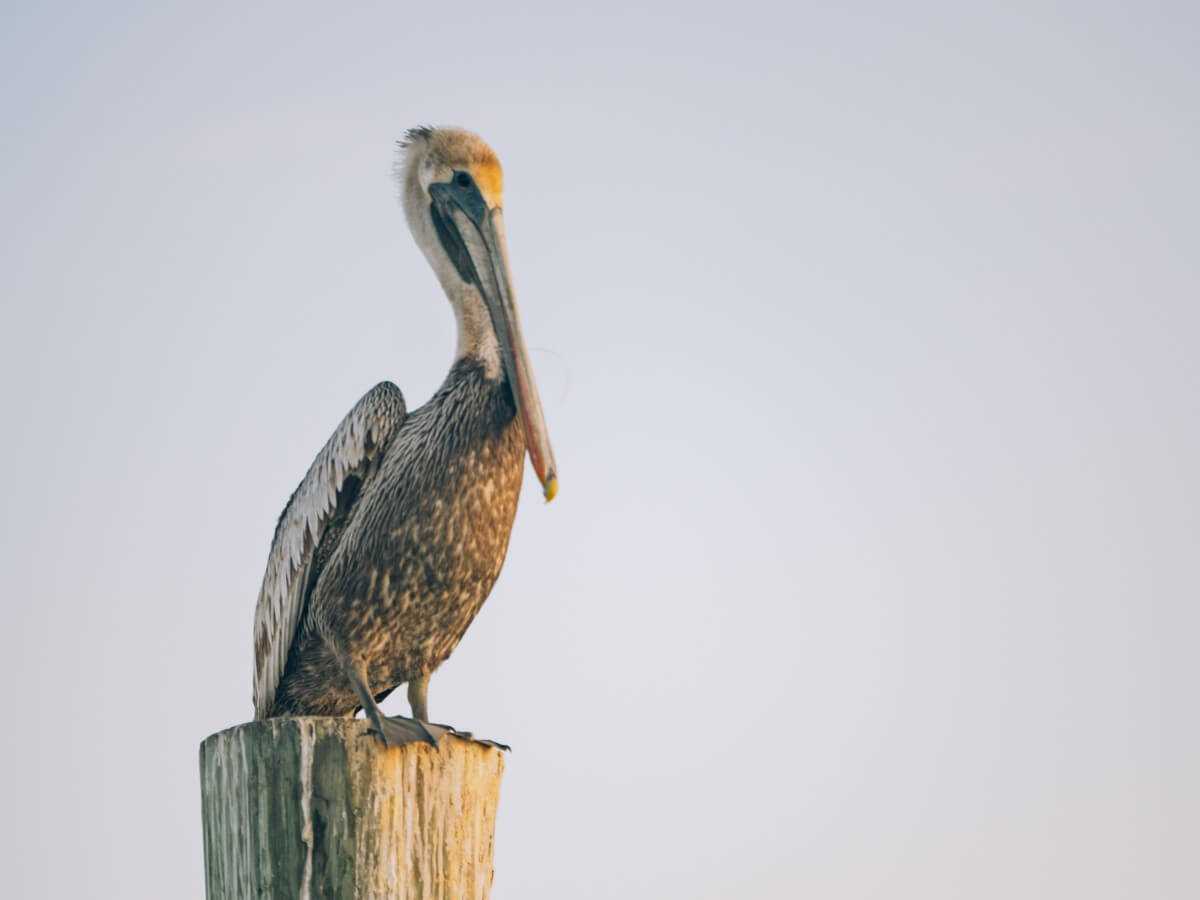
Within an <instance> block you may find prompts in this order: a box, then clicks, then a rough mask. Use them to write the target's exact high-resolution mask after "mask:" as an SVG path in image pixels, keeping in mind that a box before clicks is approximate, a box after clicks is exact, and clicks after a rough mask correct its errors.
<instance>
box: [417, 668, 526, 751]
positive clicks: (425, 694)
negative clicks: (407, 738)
mask: <svg viewBox="0 0 1200 900" xmlns="http://www.w3.org/2000/svg"><path fill="white" fill-rule="evenodd" d="M408 705H409V706H410V707H412V714H413V718H414V719H416V720H417V721H418V722H420V723H421V724H422V725H424V726H425V727H426V728H428V729H429V730H430V731H433V732H434V733H435V734H437V735H438V737H439V738H440V737H441V736H442V735H443V734H445V733H446V732H449V733H451V734H453V735H455V736H456V737H460V738H465V739H467V740H469V741H474V742H475V743H476V744H483V745H484V746H487V747H499V748H500V749H501V750H511V749H512V748H511V747H509V746H508V744H501V743H500V742H499V741H489V740H483V739H480V738H477V737H472V736H471V732H469V731H459V730H458V729H457V728H452V727H451V726H449V725H435V724H434V723H432V722H430V721H429V675H427V674H426V675H422V676H421V677H420V678H414V679H413V680H412V681H410V682H409V683H408Z"/></svg>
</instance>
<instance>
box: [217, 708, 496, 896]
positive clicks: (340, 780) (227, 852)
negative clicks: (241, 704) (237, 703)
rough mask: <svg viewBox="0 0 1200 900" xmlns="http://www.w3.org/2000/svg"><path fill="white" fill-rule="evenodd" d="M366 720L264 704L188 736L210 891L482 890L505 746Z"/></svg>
mask: <svg viewBox="0 0 1200 900" xmlns="http://www.w3.org/2000/svg"><path fill="white" fill-rule="evenodd" d="M366 729H367V723H366V722H365V721H364V720H361V719H344V718H340V719H339V718H276V719H267V720H264V721H257V722H251V723H248V724H245V725H238V726H236V727H234V728H229V729H227V730H225V731H222V732H219V733H217V734H214V735H212V736H211V737H209V738H207V739H206V740H205V741H204V743H203V744H201V745H200V783H201V793H202V806H203V819H204V861H205V877H206V881H207V885H208V898H209V900H242V898H247V900H250V898H254V900H260V898H280V900H297V898H298V900H343V898H364V900H365V898H372V900H376V898H397V900H458V898H468V900H477V898H479V900H482V898H486V897H487V896H488V895H489V893H490V891H491V885H492V874H493V873H492V848H493V839H494V835H495V824H496V807H497V805H498V803H499V799H500V778H501V776H502V774H503V772H504V756H503V754H502V753H501V752H500V751H499V750H497V749H495V748H492V747H485V746H481V745H479V744H475V743H472V742H469V741H465V740H462V739H459V738H456V737H454V736H452V735H448V736H446V737H445V738H443V739H442V741H441V746H440V747H439V748H437V749H434V748H433V747H430V746H429V745H427V744H409V745H406V746H404V747H391V748H388V747H384V746H383V744H382V743H381V742H380V741H379V740H378V739H377V738H375V737H374V736H373V735H368V734H367V733H366Z"/></svg>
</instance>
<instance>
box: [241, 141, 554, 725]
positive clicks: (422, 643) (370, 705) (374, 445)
mask: <svg viewBox="0 0 1200 900" xmlns="http://www.w3.org/2000/svg"><path fill="white" fill-rule="evenodd" d="M399 147H400V154H399V157H398V161H397V165H396V175H397V178H398V180H399V183H400V193H401V199H402V203H403V206H404V213H405V218H406V219H407V220H408V226H409V229H410V230H411V231H412V235H413V238H414V239H415V240H416V242H417V245H418V246H419V247H420V248H421V250H422V252H424V254H425V258H426V259H427V260H428V261H429V264H430V265H431V266H432V267H433V270H434V273H435V274H436V275H437V278H438V281H439V282H440V283H441V286H442V289H443V290H444V291H445V293H446V297H447V299H449V301H450V306H451V307H452V308H453V310H454V315H455V319H456V320H457V323H458V347H457V352H456V354H455V359H454V363H453V364H452V365H451V367H450V371H449V373H448V374H447V375H446V379H445V381H444V382H443V383H442V385H441V387H440V388H438V390H437V392H436V393H435V394H434V395H433V397H432V398H431V399H430V400H429V402H428V403H426V404H425V405H424V406H421V407H420V408H418V409H416V410H413V411H412V412H409V411H408V409H407V406H406V405H405V402H404V395H403V394H402V393H401V392H400V389H399V388H398V387H396V386H395V385H394V384H392V383H391V382H387V381H385V382H382V383H381V384H378V385H376V386H375V387H374V388H372V389H371V390H370V391H368V392H367V394H366V395H365V396H364V397H363V398H362V399H361V400H359V401H358V403H356V404H355V405H354V408H353V409H351V410H350V412H349V413H348V414H347V415H346V417H345V418H344V419H343V420H342V422H341V424H340V425H338V427H337V429H336V430H335V431H334V432H333V436H332V437H330V438H329V441H328V443H326V444H325V446H324V447H323V448H322V449H321V452H320V453H318V454H317V458H316V459H315V460H314V461H313V464H312V466H311V467H310V468H309V470H308V473H307V474H306V475H305V476H304V480H303V481H301V482H300V486H299V487H297V488H296V490H295V492H294V493H293V494H292V496H291V499H290V500H288V503H287V506H286V507H284V510H283V513H282V515H280V517H279V522H278V524H277V526H276V528H275V536H274V539H273V541H272V543H271V553H270V556H269V557H268V559H267V570H266V574H265V575H264V577H263V583H262V590H261V591H260V593H259V597H258V606H257V609H256V611H255V615H254V713H255V718H256V719H266V718H270V717H273V716H354V715H356V714H357V712H358V710H359V709H362V710H364V711H365V713H366V716H367V717H368V719H369V720H370V723H371V726H370V727H371V731H372V732H373V733H375V734H377V735H378V736H379V738H381V739H382V740H383V742H384V743H385V744H387V745H400V744H405V743H410V742H413V741H427V742H429V743H432V744H434V745H436V744H437V742H438V740H439V739H440V738H441V737H442V735H443V734H445V733H447V732H453V731H455V729H453V728H451V727H450V726H446V725H436V724H433V723H431V722H430V720H429V707H428V690H429V678H430V676H431V675H432V674H433V672H434V671H435V670H436V669H437V668H438V666H440V665H441V664H442V663H443V662H445V661H446V659H447V658H448V657H449V656H450V654H451V653H452V652H453V651H454V648H455V647H456V646H457V645H458V642H459V641H460V640H461V639H462V636H463V634H464V633H465V632H466V630H467V627H468V626H469V625H470V624H471V621H472V620H473V619H474V618H475V615H476V614H477V613H478V612H479V609H480V607H481V606H482V605H483V602H484V600H486V599H487V596H488V594H489V593H490V592H491V590H492V586H493V584H495V582H496V578H497V576H498V575H499V574H500V568H501V566H502V565H503V564H504V557H505V553H506V552H507V550H508V538H509V534H510V532H511V531H512V524H513V517H514V516H515V515H516V511H517V497H518V495H519V494H520V491H521V477H522V473H523V470H524V465H525V455H526V453H528V455H529V460H530V463H531V464H532V467H533V470H534V473H535V474H536V475H537V477H538V480H539V481H540V482H541V485H542V490H543V495H544V496H545V498H546V500H547V501H549V500H552V499H553V498H554V495H555V493H556V492H557V490H558V478H557V475H556V469H555V464H554V453H553V451H552V450H551V448H550V438H549V435H548V434H547V432H546V423H545V420H544V418H543V415H542V405H541V400H540V399H539V397H538V392H537V387H536V385H535V384H534V380H533V371H532V368H531V367H530V364H529V357H528V353H527V351H526V349H525V341H524V338H523V337H522V336H521V325H520V320H519V318H518V316H517V305H516V298H515V296H514V293H513V286H512V278H511V276H510V274H509V264H508V245H507V242H506V239H505V233H504V216H503V212H502V208H503V199H502V190H503V175H502V172H501V169H500V161H499V159H498V158H497V157H496V154H495V153H494V152H493V151H492V149H491V147H489V146H488V145H487V144H486V143H484V142H483V140H482V139H481V138H479V137H478V136H477V135H475V134H472V133H471V132H468V131H464V130H462V129H458V128H428V127H425V128H414V129H410V130H409V131H407V132H406V133H405V136H404V139H403V140H401V141H400V142H399ZM401 684H407V685H408V702H409V704H410V706H411V708H412V717H411V718H408V717H405V716H392V717H387V716H384V715H383V713H382V712H381V711H380V708H379V702H380V701H381V700H382V699H383V698H384V697H385V696H386V695H387V694H389V693H391V692H392V691H393V690H395V688H396V687H397V686H399V685H401ZM459 733H461V734H464V735H465V736H467V737H469V736H470V735H469V734H468V733H466V732H459ZM499 746H503V745H499Z"/></svg>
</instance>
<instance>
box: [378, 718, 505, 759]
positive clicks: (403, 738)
mask: <svg viewBox="0 0 1200 900" xmlns="http://www.w3.org/2000/svg"><path fill="white" fill-rule="evenodd" d="M369 721H370V724H368V726H367V734H373V735H376V736H377V737H379V739H380V740H382V741H383V743H384V746H386V747H402V746H404V745H405V744H416V743H425V744H429V745H431V746H433V747H437V746H438V745H439V744H440V742H441V740H442V736H443V735H447V734H452V735H454V736H455V737H456V738H461V739H462V740H464V741H470V742H471V743H473V744H479V745H481V746H483V747H495V748H496V749H497V750H504V751H505V752H509V753H511V752H512V747H510V746H508V744H502V743H500V742H499V741H490V740H487V739H486V738H477V737H474V736H473V735H472V734H471V732H469V731H459V730H458V729H457V728H454V727H453V726H451V725H439V724H437V723H436V722H422V721H421V720H420V719H409V718H407V717H406V716H388V717H386V718H384V717H381V718H380V722H379V725H378V726H377V725H376V723H375V722H374V721H373V720H369Z"/></svg>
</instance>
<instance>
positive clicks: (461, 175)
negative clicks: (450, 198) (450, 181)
mask: <svg viewBox="0 0 1200 900" xmlns="http://www.w3.org/2000/svg"><path fill="white" fill-rule="evenodd" d="M454 183H455V184H457V185H458V186H459V187H460V188H469V187H470V186H471V176H470V175H468V174H467V173H466V172H455V173H454Z"/></svg>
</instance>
